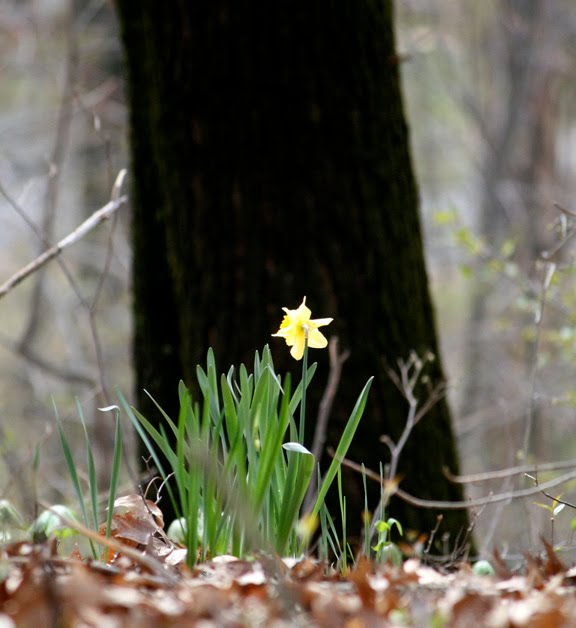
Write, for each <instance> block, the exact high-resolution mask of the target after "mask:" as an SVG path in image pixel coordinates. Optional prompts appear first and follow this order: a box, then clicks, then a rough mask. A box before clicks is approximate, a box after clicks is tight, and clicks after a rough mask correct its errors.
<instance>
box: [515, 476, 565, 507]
mask: <svg viewBox="0 0 576 628" xmlns="http://www.w3.org/2000/svg"><path fill="white" fill-rule="evenodd" d="M525 475H526V477H527V478H530V479H531V480H533V482H534V486H539V484H538V479H537V478H536V477H534V476H533V475H528V473H526V474H525ZM540 490H541V492H542V495H544V496H545V497H547V498H548V499H551V500H552V501H553V502H556V503H557V504H564V506H568V508H572V509H573V510H576V506H575V505H574V504H571V503H570V502H567V501H564V500H563V499H560V498H559V497H554V495H550V493H547V492H546V491H543V490H542V488H541V487H540Z"/></svg>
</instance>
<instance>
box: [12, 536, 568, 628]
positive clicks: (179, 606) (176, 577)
mask: <svg viewBox="0 0 576 628" xmlns="http://www.w3.org/2000/svg"><path fill="white" fill-rule="evenodd" d="M132 546H133V547H132V548H129V549H126V552H124V553H123V552H120V553H111V554H109V558H110V559H109V561H108V564H104V563H103V562H100V561H96V560H93V559H90V560H87V559H85V558H84V559H83V558H82V556H81V555H80V553H79V552H78V550H77V549H75V550H74V551H73V552H72V554H71V555H70V556H67V557H63V556H61V555H60V554H59V553H58V552H57V550H56V542H55V541H54V540H53V539H52V540H51V541H47V542H44V543H40V544H33V543H31V542H19V543H13V544H8V545H5V546H4V547H3V548H2V549H1V550H0V627H1V628H8V627H10V626H18V627H21V626H23V627H28V626H33V627H34V628H38V627H40V626H42V627H44V626H98V627H99V628H100V627H115V626H122V627H132V626H138V628H146V627H148V626H150V627H163V626H202V627H203V628H208V627H210V626H230V627H232V626H234V627H238V626H250V627H255V626H266V627H267V628H270V627H274V626H279V627H280V626H329V627H330V628H337V627H339V626H345V627H349V628H361V627H372V626H374V627H376V626H417V627H428V626H430V627H432V628H440V627H448V626H450V627H452V626H462V627H469V626H492V627H502V628H504V627H506V628H509V627H516V626H537V627H539V628H547V627H551V628H552V627H554V628H557V627H559V626H575V625H576V569H568V568H567V567H566V566H565V565H563V564H562V562H561V561H560V560H559V559H558V557H557V556H556V554H555V553H554V551H553V550H552V548H551V547H550V546H546V544H545V543H544V546H543V555H542V556H541V557H529V556H527V557H526V560H525V561H524V567H523V569H522V572H521V573H511V572H510V571H508V570H507V568H506V567H505V566H504V564H503V563H502V562H499V561H498V560H493V561H492V564H493V565H494V566H495V569H496V574H495V575H493V576H479V575H476V574H475V573H474V572H473V571H472V569H471V568H470V567H469V566H468V565H460V566H454V567H453V568H452V569H451V570H449V571H448V570H441V569H435V568H432V567H429V566H426V565H424V564H423V563H422V562H421V561H419V560H417V559H408V560H406V561H405V562H404V564H403V565H402V566H400V567H393V566H391V565H374V564H372V563H369V562H368V561H367V560H362V559H360V560H359V561H358V562H357V563H356V564H355V565H354V566H353V567H352V568H350V569H349V570H348V571H347V573H346V574H345V575H343V574H342V573H340V572H335V571H334V570H331V569H329V568H327V567H326V566H325V565H322V564H319V563H318V562H317V561H314V560H312V559H310V558H304V559H302V560H295V559H283V560H281V559H279V558H273V557H270V556H264V555H258V556H256V557H255V558H254V559H253V560H239V559H236V558H234V557H232V556H221V557H218V558H215V559H214V560H210V561H207V562H205V563H202V564H199V565H197V566H196V567H195V568H194V569H192V570H189V569H187V568H186V566H185V564H184V560H185V552H186V550H184V549H182V548H178V547H176V546H174V545H171V544H169V543H167V542H166V540H162V539H160V538H157V537H156V538H152V537H150V538H149V539H148V543H147V544H146V546H145V547H144V546H142V545H138V543H136V542H133V543H132Z"/></svg>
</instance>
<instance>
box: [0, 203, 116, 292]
mask: <svg viewBox="0 0 576 628" xmlns="http://www.w3.org/2000/svg"><path fill="white" fill-rule="evenodd" d="M127 200H128V197H127V196H120V197H119V198H118V199H117V200H116V201H110V202H109V203H106V205H104V207H102V208H101V209H99V210H98V211H95V212H94V213H93V214H92V216H90V218H87V219H86V220H85V221H84V222H83V223H82V224H81V225H80V226H78V227H77V228H76V229H75V230H74V231H73V232H72V233H70V234H68V235H67V236H66V237H65V238H63V239H62V240H60V242H58V243H57V244H55V245H54V246H52V247H50V248H49V249H48V250H46V251H44V253H42V254H41V255H39V256H38V257H37V258H36V259H35V260H32V261H31V262H30V263H29V264H26V266H24V267H23V268H21V269H20V270H19V271H18V272H16V273H14V274H13V275H12V277H10V279H8V280H7V281H5V282H4V283H3V284H2V285H1V286H0V299H1V298H2V297H4V296H5V295H6V294H8V292H10V291H11V290H12V289H13V288H15V287H16V286H17V285H18V284H19V283H21V282H22V281H23V280H24V279H26V278H27V277H29V276H30V275H31V274H33V273H34V272H35V271H37V270H38V269H39V268H42V266H44V265H45V264H47V263H48V262H49V261H50V260H52V259H54V258H55V257H56V256H58V255H60V253H62V251H63V250H64V249H65V248H67V247H68V246H70V245H72V244H75V243H76V242H78V240H80V239H82V238H83V237H84V236H85V235H86V234H87V233H89V232H90V231H92V229H94V228H95V227H97V226H98V225H99V224H100V223H101V222H103V221H104V220H106V219H108V218H110V216H112V214H113V213H114V212H115V211H117V210H118V209H119V208H120V207H122V205H124V203H126V201H127Z"/></svg>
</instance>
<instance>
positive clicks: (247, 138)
mask: <svg viewBox="0 0 576 628" xmlns="http://www.w3.org/2000/svg"><path fill="white" fill-rule="evenodd" d="M117 6H118V10H119V15H120V22H121V28H122V37H123V41H124V46H125V50H126V59H127V66H128V84H129V99H130V105H131V106H130V110H131V117H130V121H131V134H130V137H131V145H132V172H133V181H134V186H133V190H134V194H133V208H134V222H133V234H134V262H133V289H134V298H135V302H134V307H135V309H134V321H135V340H134V348H135V368H136V387H137V392H136V394H137V397H138V406H139V408H140V409H141V410H142V411H143V412H144V414H145V415H147V416H149V418H150V417H151V416H154V417H159V415H158V411H157V410H156V409H154V408H153V406H152V404H151V403H150V400H149V399H148V398H147V396H146V395H145V394H144V393H143V392H142V391H143V390H144V389H146V390H147V391H149V392H150V393H151V394H152V395H153V396H154V397H155V398H156V399H157V400H158V401H159V402H160V403H161V405H163V406H165V408H166V409H168V411H169V412H170V413H171V414H172V415H176V411H177V409H176V407H175V404H176V403H177V397H176V383H177V381H178V379H179V378H182V377H183V378H184V380H185V381H186V382H188V383H189V384H191V383H192V382H193V380H194V379H195V369H196V365H197V364H198V363H202V362H203V361H204V359H205V355H206V351H207V349H208V347H209V346H212V347H213V348H214V350H215V352H216V356H217V359H218V360H219V362H220V366H221V368H222V369H223V370H224V371H226V370H227V369H228V368H229V366H230V365H231V364H239V363H240V362H246V363H250V362H251V361H252V356H253V351H254V349H256V348H260V347H261V346H262V345H263V344H264V343H267V342H269V341H270V334H271V332H272V331H275V329H276V328H277V326H278V324H279V322H280V319H281V315H282V313H281V307H282V306H289V307H290V308H295V307H296V306H297V305H298V304H299V303H300V301H301V299H302V296H304V295H306V296H307V297H308V301H307V303H308V304H309V306H310V307H311V308H312V310H313V314H316V315H319V316H328V315H329V316H333V317H334V319H335V323H334V327H333V330H332V331H334V332H336V333H337V334H338V336H339V337H340V339H341V343H342V346H343V347H344V348H346V349H349V350H350V358H349V360H348V362H347V363H346V364H345V366H344V373H343V377H342V380H341V382H340V387H339V390H338V393H337V395H336V401H335V406H334V412H333V420H332V422H331V423H330V425H329V427H328V439H327V442H328V445H330V446H335V444H336V443H337V440H338V437H339V434H340V433H341V430H342V428H343V425H344V422H345V420H346V418H347V416H348V414H349V412H350V411H351V409H352V407H353V405H354V401H355V399H356V397H357V396H358V394H359V392H360V390H361V389H362V387H363V385H364V383H365V381H366V380H367V378H368V377H369V376H370V375H375V376H376V381H375V384H374V386H373V390H372V392H371V396H370V400H369V405H368V408H367V410H366V413H365V416H364V419H363V422H362V423H361V426H360V428H359V432H358V433H357V436H356V438H355V441H354V444H353V446H352V448H351V450H350V454H349V455H350V457H351V458H352V459H353V460H354V461H356V462H357V463H364V464H365V465H366V466H367V467H368V468H370V469H372V470H373V471H376V472H378V470H379V465H380V462H381V461H384V462H385V461H386V459H387V453H388V452H387V448H386V446H385V445H384V443H383V442H382V441H381V437H382V436H383V435H385V434H387V435H389V436H390V437H391V438H392V439H394V440H397V439H398V438H399V436H400V434H401V432H402V430H403V427H404V424H405V422H406V419H407V414H408V404H407V403H406V401H405V399H404V398H403V397H402V396H401V394H400V393H399V391H398V390H397V389H396V388H395V386H394V384H393V383H392V382H391V381H390V379H389V377H388V375H387V372H386V367H387V366H390V367H392V368H395V367H396V363H397V360H398V359H406V358H407V357H408V355H409V354H410V352H412V351H415V352H417V353H418V354H420V355H421V356H422V357H423V356H424V355H425V354H426V353H428V352H431V353H432V354H434V356H435V360H434V361H433V362H432V363H431V365H430V367H429V368H428V369H427V370H426V377H427V378H428V379H429V380H430V381H431V382H432V383H433V385H435V384H437V383H439V382H441V381H442V380H443V378H444V375H443V371H442V366H441V361H440V356H439V353H438V346H437V341H436V336H435V321H434V315H433V310H432V305H431V300H430V295H429V292H428V283H427V276H426V269H425V263H424V256H423V248H422V237H421V228H420V222H419V217H418V195H417V191H416V183H415V180H414V177H413V174H412V165H411V159H410V154H409V146H408V134H407V126H406V121H405V117H404V113H403V106H402V98H401V93H400V84H399V65H400V63H401V59H400V58H399V57H398V56H397V54H396V49H395V44H394V36H393V14H392V3H391V2H382V3H377V4H374V3H370V2H356V1H353V2H352V1H349V2H340V3H338V4H337V5H335V6H333V7H331V10H330V11H326V8H325V7H324V6H323V5H322V4H321V3H320V4H319V3H316V4H308V5H306V7H304V8H302V7H296V6H294V5H293V4H292V3H288V2H281V3H276V4H275V5H274V8H273V10H268V9H267V8H266V7H267V5H264V4H258V3H257V4H254V5H251V6H250V7H246V6H241V5H237V4H234V3H229V2H197V3H193V4H190V3H184V2H180V3H172V4H170V3H168V4H166V3H164V4H159V3H157V2H155V1H152V0H151V1H149V2H139V3H136V4H135V3H133V2H130V1H120V2H118V3H117ZM272 344H273V352H274V355H275V361H276V364H277V367H278V370H279V372H284V371H285V370H287V369H290V370H295V368H294V364H293V363H291V361H290V360H291V358H290V357H289V356H288V352H287V350H286V348H285V346H281V345H279V343H277V342H276V343H274V342H273V343H272ZM311 359H313V360H315V359H318V360H319V364H320V368H319V372H318V375H317V377H316V380H315V388H316V389H319V388H321V387H322V386H323V385H324V382H325V381H326V377H327V357H326V352H324V353H320V352H313V354H312V356H311ZM428 394H429V392H428V389H427V388H426V386H424V385H422V386H421V387H419V389H418V395H419V396H420V398H421V401H422V403H424V402H425V401H426V398H427V396H428ZM311 428H313V424H312V425H311ZM308 442H311V441H310V439H309V441H308ZM443 466H447V467H448V468H450V469H452V470H454V471H455V470H457V469H458V461H457V453H456V449H455V446H454V439H453V435H452V428H451V421H450V414H449V410H448V405H447V403H446V400H445V399H441V400H439V401H438V402H437V403H436V404H435V405H434V407H433V408H432V409H431V410H430V412H429V413H428V416H426V418H425V419H424V420H422V421H421V422H420V423H419V424H418V425H417V427H416V428H415V430H414V432H413V433H412V435H411V436H410V438H409V440H408V444H407V446H406V449H405V451H404V454H403V456H402V459H401V463H400V467H399V473H400V475H401V477H402V487H403V488H404V489H405V490H406V491H408V492H410V493H413V494H416V495H418V496H420V497H424V498H430V499H445V500H458V499H461V498H462V490H461V487H460V486H458V485H455V484H452V483H450V482H448V481H447V479H446V478H445V476H444V475H443V473H442V468H443ZM346 494H347V500H348V505H349V517H348V520H349V522H350V524H349V525H350V527H351V529H355V530H356V531H358V530H359V529H360V527H361V525H362V520H361V512H362V510H363V507H364V495H363V488H362V478H361V476H359V475H354V474H353V473H352V472H347V473H346ZM369 494H370V497H371V499H370V502H369V503H370V504H371V505H372V507H375V505H376V503H377V501H378V497H379V488H378V486H370V487H369ZM390 514H393V515H394V516H396V517H398V518H399V519H400V520H401V521H402V523H403V525H405V526H407V527H408V528H414V529H416V530H419V531H421V532H429V531H431V530H432V529H433V528H434V527H435V525H436V514H437V513H436V512H434V511H430V510H425V509H420V510H416V509H414V508H411V507H408V506H407V505H406V504H404V503H402V502H398V501H396V500H395V501H394V503H393V505H392V507H391V509H390ZM467 525H468V520H467V516H466V512H465V511H452V512H448V513H446V516H445V519H444V523H443V525H442V533H443V532H444V531H448V532H450V533H451V534H452V535H453V536H452V538H453V539H454V538H455V537H456V536H457V534H458V533H462V532H463V531H465V529H466V528H467Z"/></svg>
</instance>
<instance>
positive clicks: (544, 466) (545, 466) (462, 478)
mask: <svg viewBox="0 0 576 628" xmlns="http://www.w3.org/2000/svg"><path fill="white" fill-rule="evenodd" d="M575 467H576V458H573V459H572V460H565V461H564V462H543V463H541V464H526V465H522V466H518V467H509V468H508V469H499V470H498V471H487V472H485V473H475V474H473V475H453V474H452V473H450V471H449V469H448V468H446V467H444V475H445V476H446V477H447V478H448V479H449V480H450V481H452V482H457V483H459V484H473V483H474V482H488V481H490V480H498V479H501V478H507V477H510V476H513V475H525V474H526V473H536V472H537V471H560V470H562V469H573V468H575Z"/></svg>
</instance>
